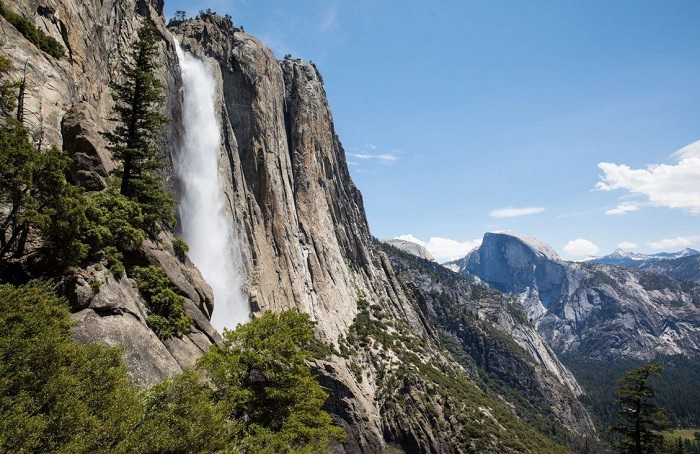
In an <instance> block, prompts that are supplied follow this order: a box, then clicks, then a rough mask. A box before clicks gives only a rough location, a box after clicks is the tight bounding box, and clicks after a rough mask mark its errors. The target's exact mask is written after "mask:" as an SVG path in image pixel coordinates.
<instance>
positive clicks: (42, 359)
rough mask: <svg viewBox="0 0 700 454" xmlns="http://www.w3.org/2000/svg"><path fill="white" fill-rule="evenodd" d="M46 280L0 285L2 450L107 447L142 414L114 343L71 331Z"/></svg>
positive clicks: (92, 449) (86, 450)
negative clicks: (89, 341)
mask: <svg viewBox="0 0 700 454" xmlns="http://www.w3.org/2000/svg"><path fill="white" fill-rule="evenodd" d="M70 327H71V320H70V317H69V315H68V306H67V303H66V302H65V301H63V300H61V299H59V298H57V297H56V296H55V294H53V293H52V291H51V290H50V285H49V284H30V285H26V286H23V287H19V288H16V287H13V286H10V285H3V286H0V452H13V453H34V452H66V453H67V452H70V453H93V452H113V451H112V447H113V446H114V445H116V444H117V443H118V442H119V441H120V440H123V439H124V438H126V436H127V434H128V433H129V431H130V429H131V428H132V427H134V426H135V425H136V424H137V421H138V420H139V418H140V415H141V414H142V407H141V401H140V399H139V397H138V391H136V389H135V388H134V387H133V386H132V385H131V382H130V380H129V378H128V375H127V372H126V366H125V365H124V362H123V360H122V352H121V350H119V349H114V348H107V347H104V346H100V345H84V344H78V343H75V342H73V341H72V340H71V338H70Z"/></svg>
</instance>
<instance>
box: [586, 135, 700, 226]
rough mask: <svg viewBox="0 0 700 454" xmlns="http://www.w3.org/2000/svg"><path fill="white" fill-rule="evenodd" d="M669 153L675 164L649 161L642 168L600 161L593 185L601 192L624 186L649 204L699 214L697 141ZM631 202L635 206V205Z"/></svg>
mask: <svg viewBox="0 0 700 454" xmlns="http://www.w3.org/2000/svg"><path fill="white" fill-rule="evenodd" d="M672 156H673V157H674V158H675V159H676V160H677V163H676V164H673V165H669V164H653V165H648V166H647V167H646V168H644V169H632V168H630V167H629V166H627V165H625V164H613V163H610V162H601V163H599V164H598V168H600V169H601V170H602V171H603V175H601V176H600V179H601V181H599V182H598V183H597V184H596V186H595V187H596V189H598V190H601V191H613V190H615V189H624V190H627V191H629V192H630V193H632V194H635V195H641V196H644V197H646V198H647V200H648V202H649V204H650V205H652V206H658V207H668V208H680V209H682V210H685V211H687V212H689V213H693V214H700V141H698V142H694V143H692V144H690V145H688V146H686V147H684V148H682V149H680V150H678V151H677V152H675V153H673V155H672ZM625 205H626V206H632V205H631V204H625ZM635 205H636V206H637V207H639V204H635ZM618 208H619V207H618ZM615 210H616V209H614V210H612V211H615ZM628 211H631V210H628ZM606 214H621V212H614V213H607V212H606Z"/></svg>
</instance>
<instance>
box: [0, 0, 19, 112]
mask: <svg viewBox="0 0 700 454" xmlns="http://www.w3.org/2000/svg"><path fill="white" fill-rule="evenodd" d="M0 5H2V4H0ZM0 7H1V6H0ZM11 69H12V63H11V62H10V59H9V58H7V57H6V56H5V55H0V116H2V117H8V116H10V115H11V114H12V112H13V111H14V110H15V105H16V102H17V100H16V98H15V90H17V88H19V85H20V82H19V81H16V80H13V81H8V80H6V76H7V73H8V72H10V70H11Z"/></svg>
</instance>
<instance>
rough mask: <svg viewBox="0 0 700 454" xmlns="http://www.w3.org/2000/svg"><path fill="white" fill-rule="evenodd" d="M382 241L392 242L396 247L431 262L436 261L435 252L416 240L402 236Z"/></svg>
mask: <svg viewBox="0 0 700 454" xmlns="http://www.w3.org/2000/svg"><path fill="white" fill-rule="evenodd" d="M382 242H384V243H386V244H390V245H392V246H394V247H395V248H396V249H400V250H402V251H404V252H407V253H409V254H411V255H415V256H416V257H419V258H422V259H426V260H430V261H431V262H434V261H435V257H433V254H431V253H430V251H428V249H426V248H425V247H424V246H423V245H421V244H418V243H416V242H414V241H409V240H404V239H401V238H392V239H390V240H382Z"/></svg>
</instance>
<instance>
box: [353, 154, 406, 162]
mask: <svg viewBox="0 0 700 454" xmlns="http://www.w3.org/2000/svg"><path fill="white" fill-rule="evenodd" d="M348 156H352V157H353V158H357V159H378V160H380V161H384V162H394V161H397V160H398V159H399V158H398V157H396V156H394V155H393V154H387V153H383V154H366V153H348Z"/></svg>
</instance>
